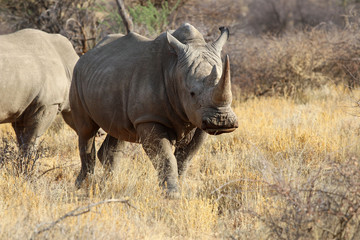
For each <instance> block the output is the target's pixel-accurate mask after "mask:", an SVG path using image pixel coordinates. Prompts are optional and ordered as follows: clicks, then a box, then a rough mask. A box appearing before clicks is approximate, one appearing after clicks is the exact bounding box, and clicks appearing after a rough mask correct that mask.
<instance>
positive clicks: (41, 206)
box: [0, 86, 360, 239]
mask: <svg viewBox="0 0 360 240" xmlns="http://www.w3.org/2000/svg"><path fill="white" fill-rule="evenodd" d="M304 94H305V95H306V98H307V99H308V100H307V101H306V103H299V102H297V101H294V100H292V99H290V98H289V99H287V98H284V97H263V98H254V99H251V100H248V101H246V102H238V101H236V102H234V110H235V112H236V114H237V116H238V120H239V129H238V130H236V131H235V132H234V133H231V134H224V135H220V136H209V137H208V139H207V141H206V143H205V144H204V146H203V147H202V148H201V150H200V151H199V153H198V154H197V155H196V156H195V157H194V159H193V161H192V163H191V165H190V166H189V169H188V172H187V174H186V177H184V178H183V179H181V188H182V197H181V199H179V200H168V199H165V198H164V195H163V192H162V190H161V189H160V187H159V186H158V183H157V176H156V172H155V170H154V169H153V167H152V165H151V163H150V161H149V160H148V158H147V156H146V155H145V153H144V152H143V150H142V148H141V147H140V146H139V145H136V144H129V145H128V146H126V148H125V149H124V155H123V157H122V159H121V160H120V161H119V162H118V166H117V169H116V171H115V172H114V174H113V175H112V176H109V177H108V178H107V179H105V178H104V177H103V170H102V168H101V166H100V163H99V162H97V167H96V171H95V174H94V176H92V177H91V178H90V179H89V181H88V188H83V189H80V190H76V189H75V186H74V181H75V178H76V175H77V173H78V171H79V169H80V158H79V156H78V152H77V138H76V134H75V133H74V132H73V131H72V130H71V129H70V128H68V127H67V126H63V125H61V124H60V125H58V126H57V127H52V128H51V129H50V130H48V132H47V133H46V134H45V136H44V137H43V138H42V139H43V141H42V147H41V149H42V151H45V154H44V156H43V157H41V158H40V159H39V160H38V162H37V164H36V169H35V172H34V173H33V174H32V175H31V176H30V177H28V178H24V177H22V176H20V177H17V176H16V175H14V174H12V172H11V171H10V169H11V167H9V165H11V161H8V162H6V163H2V164H3V165H2V167H1V169H0V219H1V221H0V239H29V238H33V239H170V238H171V239H219V238H228V237H234V238H242V239H246V238H248V239H251V238H252V239H254V238H258V239H264V238H267V236H271V234H270V233H269V232H271V227H269V226H268V225H266V224H264V221H261V219H260V218H259V217H257V216H277V214H278V215H279V214H280V213H281V212H280V211H279V210H278V209H279V208H281V207H286V206H287V205H286V204H287V202H286V201H284V200H282V199H277V198H273V197H272V196H273V191H269V189H268V186H269V185H272V184H277V183H279V182H284V181H285V182H288V183H289V186H293V187H294V188H295V186H298V185H306V184H307V183H308V181H309V177H311V176H313V172H314V171H317V169H318V168H319V167H323V166H325V165H326V164H327V162H328V161H332V162H338V163H345V162H346V161H347V160H348V159H350V158H354V157H355V158H356V157H358V156H359V153H360V149H359V146H360V140H359V133H360V132H359V129H360V120H359V119H358V117H357V113H358V108H357V107H356V100H357V99H358V98H359V96H360V90H353V91H352V92H350V91H348V90H347V89H346V88H342V87H339V86H324V87H323V88H321V89H319V90H316V91H307V92H305V93H304ZM59 126H60V127H59ZM0 134H1V136H2V137H3V138H5V137H6V139H10V140H11V141H12V142H14V141H15V140H14V139H15V137H14V134H13V131H12V130H11V128H10V125H1V126H0ZM101 140H102V138H98V139H97V141H98V143H100V142H101ZM1 143H2V145H1V144H0V147H1V146H3V145H4V144H5V143H4V140H2V142H1ZM14 151H15V150H14ZM278 189H279V188H278ZM106 199H121V200H127V201H128V203H129V204H130V205H131V206H129V205H128V204H126V203H120V202H114V203H107V204H100V205H97V206H95V207H93V208H91V209H90V211H89V212H86V213H83V214H80V215H78V216H69V217H65V218H64V219H63V220H61V221H59V222H58V223H57V224H55V225H54V226H53V227H50V229H49V230H46V231H44V232H41V230H44V229H46V228H47V227H49V226H50V225H51V223H53V222H55V221H56V220H58V219H60V218H61V217H62V216H64V215H65V214H67V213H69V212H71V211H73V210H74V209H76V208H78V207H84V206H87V205H89V204H92V203H97V202H101V201H104V200H106ZM279 216H280V215H279ZM289 221H290V220H289ZM40 232H41V233H40Z"/></svg>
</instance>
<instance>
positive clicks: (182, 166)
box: [175, 128, 207, 176]
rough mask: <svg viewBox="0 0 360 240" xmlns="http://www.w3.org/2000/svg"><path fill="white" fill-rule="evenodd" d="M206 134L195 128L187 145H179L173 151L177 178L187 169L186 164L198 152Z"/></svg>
mask: <svg viewBox="0 0 360 240" xmlns="http://www.w3.org/2000/svg"><path fill="white" fill-rule="evenodd" d="M206 136H207V133H206V132H204V131H203V130H201V129H199V128H197V129H196V130H195V133H194V136H193V137H192V139H191V141H190V142H189V143H187V144H180V145H179V146H177V147H176V149H175V157H176V160H177V165H178V172H179V176H182V175H183V174H184V173H185V172H186V169H187V166H188V163H189V162H190V160H191V159H192V158H193V157H194V155H195V154H196V153H197V152H198V151H199V149H200V147H201V145H202V144H203V143H204V141H205V139H206Z"/></svg>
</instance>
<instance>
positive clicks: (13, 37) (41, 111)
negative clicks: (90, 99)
mask: <svg viewBox="0 0 360 240" xmlns="http://www.w3.org/2000/svg"><path fill="white" fill-rule="evenodd" d="M78 59H79V57H78V55H77V54H76V52H75V50H74V49H73V47H72V45H71V43H70V42H69V41H68V40H67V39H66V38H65V37H63V36H61V35H59V34H48V33H45V32H42V31H40V30H35V29H24V30H20V31H18V32H15V33H11V34H7V35H1V36H0V123H12V126H13V128H14V130H15V133H16V137H17V140H18V143H19V147H20V150H21V151H22V152H23V153H28V152H32V151H33V150H35V149H36V146H37V144H38V139H39V137H40V136H41V135H42V134H43V133H44V132H45V131H46V130H47V129H48V127H49V126H50V125H51V123H52V122H53V120H54V119H55V117H56V115H57V114H58V113H62V115H63V118H64V120H65V122H66V123H68V124H69V125H70V126H71V127H74V126H73V123H72V116H71V112H70V104H69V97H68V96H69V89H70V83H71V79H72V73H73V68H74V66H75V64H76V62H77V60H78Z"/></svg>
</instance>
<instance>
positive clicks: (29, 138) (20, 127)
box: [12, 105, 58, 171]
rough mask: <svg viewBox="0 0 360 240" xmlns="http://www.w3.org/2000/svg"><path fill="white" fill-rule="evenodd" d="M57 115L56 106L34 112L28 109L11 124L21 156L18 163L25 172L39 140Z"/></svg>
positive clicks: (35, 151)
mask: <svg viewBox="0 0 360 240" xmlns="http://www.w3.org/2000/svg"><path fill="white" fill-rule="evenodd" d="M57 113H58V105H49V106H42V107H40V108H38V109H37V110H36V111H34V110H33V109H31V108H29V110H27V111H25V112H24V114H23V116H21V118H20V120H19V121H17V122H14V123H12V127H13V128H14V130H15V134H16V138H17V141H18V144H19V151H20V154H21V155H22V158H21V159H20V161H23V162H21V163H19V166H20V167H21V168H24V169H23V170H25V171H27V170H29V169H27V168H28V167H29V166H26V165H28V164H29V161H30V160H31V158H33V157H36V155H37V147H38V143H39V138H40V136H41V135H43V134H44V133H45V131H46V130H47V129H48V128H49V127H50V125H51V123H52V122H53V121H54V119H55V117H56V115H57Z"/></svg>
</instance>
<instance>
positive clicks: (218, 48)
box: [211, 27, 230, 52]
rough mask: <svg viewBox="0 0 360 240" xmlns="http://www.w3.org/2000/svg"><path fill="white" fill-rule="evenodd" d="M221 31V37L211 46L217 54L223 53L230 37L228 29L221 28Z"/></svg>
mask: <svg viewBox="0 0 360 240" xmlns="http://www.w3.org/2000/svg"><path fill="white" fill-rule="evenodd" d="M219 30H220V31H221V34H220V37H219V38H218V39H216V40H215V42H213V43H212V44H211V45H212V46H213V48H214V49H215V50H216V51H217V52H221V50H222V48H223V46H224V45H225V43H226V41H227V40H228V39H229V35H230V32H229V29H228V28H227V27H220V28H219Z"/></svg>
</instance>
